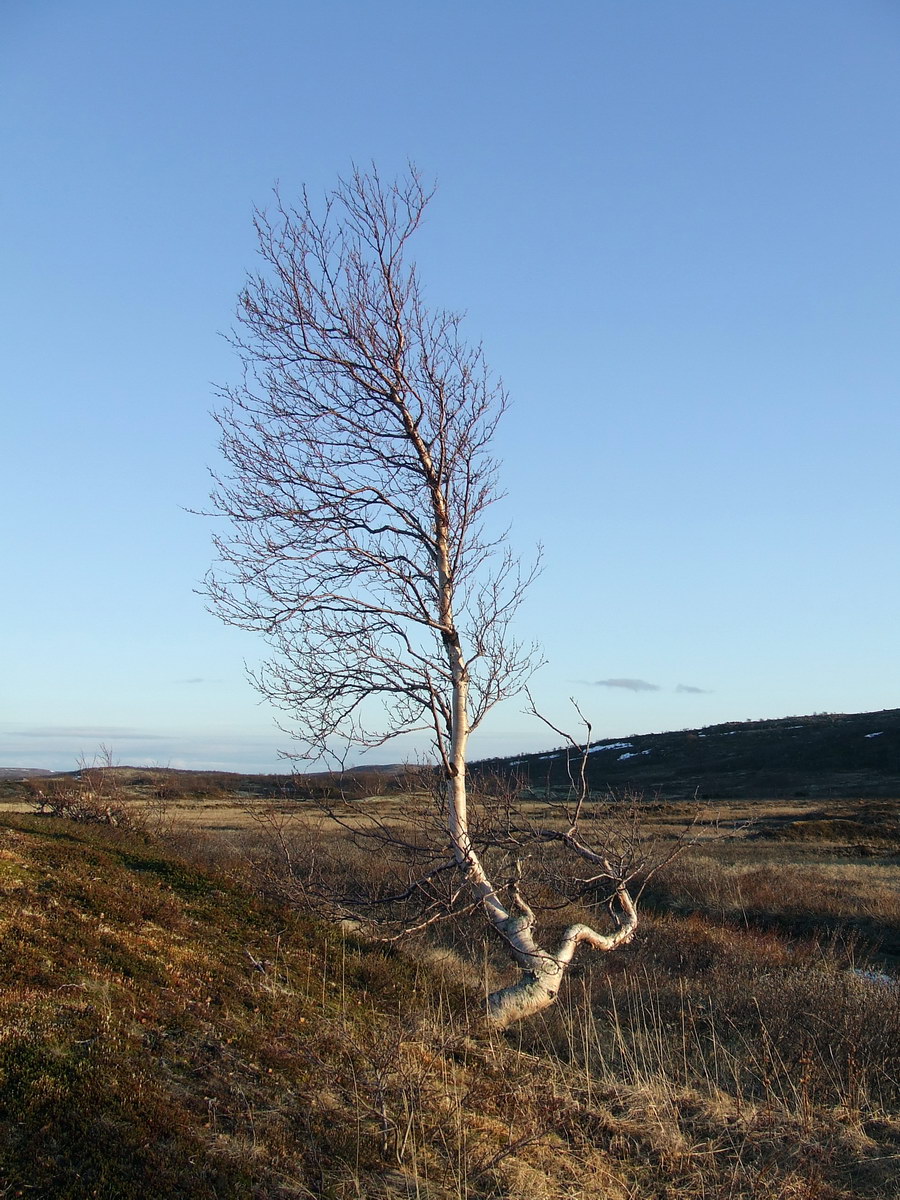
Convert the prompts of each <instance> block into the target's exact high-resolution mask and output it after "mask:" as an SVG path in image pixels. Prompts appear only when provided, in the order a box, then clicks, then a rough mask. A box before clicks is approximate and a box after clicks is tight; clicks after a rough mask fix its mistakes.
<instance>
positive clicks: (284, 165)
mask: <svg viewBox="0 0 900 1200" xmlns="http://www.w3.org/2000/svg"><path fill="white" fill-rule="evenodd" d="M0 76H2V89H3V101H2V132H0V162H2V164H3V166H2V176H3V184H2V189H0V241H2V263H3V282H4V286H3V298H2V313H0V337H2V339H3V352H2V372H0V388H2V411H3V420H2V450H3V456H2V469H0V488H2V498H0V499H2V509H0V511H2V528H3V538H2V559H0V561H2V566H3V576H2V579H3V586H2V589H0V629H2V649H0V765H24V766H47V767H66V768H68V767H72V766H73V765H74V762H75V759H76V757H77V756H78V755H79V754H86V755H88V756H90V755H91V754H92V753H93V752H94V750H95V749H96V748H97V746H98V745H99V744H100V743H101V742H102V743H105V744H107V745H109V746H110V747H111V748H112V751H113V753H114V755H115V757H116V758H117V759H118V760H119V761H122V762H159V763H163V764H165V763H171V764H172V765H176V766H187V765H197V766H224V767H234V768H246V769H264V768H270V769H271V768H275V767H276V766H277V765H278V761H277V758H276V747H277V746H278V745H279V744H281V745H283V744H284V739H283V738H280V737H279V736H278V735H277V733H276V732H275V730H274V728H273V722H272V716H271V714H270V713H269V712H268V711H267V710H266V709H265V708H264V707H261V706H260V704H259V703H258V701H257V697H256V695H255V693H254V692H253V691H252V689H251V688H250V686H249V684H248V683H247V682H246V680H245V678H244V674H243V663H244V660H245V659H246V660H248V661H253V660H254V659H255V658H256V657H257V655H258V654H259V652H260V647H259V646H258V644H257V643H256V641H255V640H254V639H253V638H252V637H251V636H250V635H248V634H243V633H239V632H237V631H235V630H231V629H228V628H226V627H224V626H221V625H220V624H219V623H218V622H217V621H216V620H215V618H213V617H211V616H209V615H208V614H207V613H206V612H205V610H204V607H203V603H202V601H201V600H200V598H199V597H198V596H196V595H195V594H194V591H193V588H194V587H195V586H196V584H197V581H198V580H199V579H200V578H201V577H202V576H203V574H204V572H205V570H206V568H207V567H208V565H209V563H210V561H211V549H210V545H209V525H208V523H207V522H206V521H204V520H203V519H201V518H198V517H193V516H190V515H188V513H187V512H186V511H185V510H186V509H188V508H192V507H199V506H202V505H203V503H204V499H205V496H206V492H207V490H208V481H207V477H206V467H207V465H208V464H211V463H213V462H214V461H215V439H214V431H213V425H212V422H211V420H210V418H209V416H208V410H209V408H210V407H211V406H212V404H213V387H212V385H213V383H214V382H225V381H228V380H229V379H234V377H235V375H236V364H235V362H234V359H233V356H232V352H231V350H230V349H229V347H228V346H227V344H226V343H225V342H224V341H223V340H222V339H221V337H220V336H219V331H221V330H224V329H227V328H228V327H229V325H230V323H231V319H232V312H233V308H234V300H235V296H236V293H237V291H238V289H239V287H240V285H241V282H242V279H243V275H244V272H245V271H246V270H247V269H248V268H252V267H253V266H254V244H253V237H252V230H251V226H250V211H251V207H252V206H253V205H254V204H263V205H264V204H266V202H267V200H268V197H269V195H270V190H271V187H272V184H273V183H274V182H275V181H276V180H280V182H281V187H282V190H283V191H284V192H285V193H287V194H288V195H290V193H291V192H293V191H295V190H296V189H297V188H298V187H299V186H300V184H301V183H303V182H306V183H307V184H309V185H310V187H311V189H312V190H313V192H318V191H321V190H324V189H325V188H327V187H329V186H331V184H332V183H333V182H334V180H335V177H336V176H337V175H338V174H340V173H342V172H346V171H347V169H348V167H349V165H350V163H351V162H352V161H354V160H355V161H358V162H360V163H366V162H368V161H369V160H373V159H374V160H376V161H377V162H378V164H379V166H380V168H381V169H382V171H383V172H385V173H386V174H390V173H393V172H395V171H397V170H399V169H402V167H403V165H404V163H405V162H406V160H407V159H413V160H415V161H416V162H417V163H418V165H419V167H420V168H421V169H422V171H423V172H424V174H425V175H426V176H429V177H434V178H436V179H437V180H438V183H439V191H438V195H437V197H436V199H435V201H434V203H433V205H432V208H431V213H430V220H429V223H428V226H427V228H426V229H425V231H424V232H423V234H422V237H421V243H420V249H419V255H418V257H419V263H420V267H421V270H422V273H423V276H424V279H425V282H426V284H427V287H428V289H429V293H430V295H431V296H432V297H433V298H434V300H435V302H436V303H439V304H442V305H446V306H449V307H455V308H464V309H466V310H467V312H468V314H469V317H468V329H469V333H470V335H471V337H472V339H473V340H478V339H481V340H483V342H484V344H485V348H486V351H487V355H488V358H489V360H490V361H491V363H492V364H493V366H494V367H495V368H496V370H497V371H499V372H500V373H501V374H502V376H503V377H504V379H505V382H506V384H507V386H508V388H509V390H510V392H511V394H512V397H513V400H514V408H513V410H512V412H511V413H510V414H509V416H508V418H507V419H506V422H505V424H504V426H503V427H502V429H501V431H500V433H499V435H498V444H497V450H498V452H499V454H500V456H501V457H502V459H503V460H504V483H505V486H506V488H507V491H508V493H509V499H508V501H507V511H508V514H509V516H510V518H511V520H512V524H513V533H512V537H513V541H514V543H515V545H516V546H517V547H519V548H521V549H522V550H523V551H524V552H525V553H528V552H529V551H530V549H531V547H532V546H533V545H534V543H535V542H537V541H542V542H543V543H544V545H545V549H546V570H545V572H544V574H543V576H542V578H541V579H540V581H539V582H538V584H537V585H536V586H535V588H534V590H533V592H532V594H531V598H530V601H529V602H528V604H527V605H526V607H525V608H524V609H523V611H522V614H521V619H520V622H519V631H520V632H521V633H522V634H524V635H525V636H530V637H534V638H535V639H537V640H538V641H539V642H540V643H541V645H542V647H543V650H544V654H545V655H546V657H547V659H548V660H549V662H548V666H547V667H546V668H545V669H544V671H543V672H542V673H541V674H540V675H539V676H538V678H537V679H536V681H535V685H534V687H535V693H536V696H537V698H538V699H539V701H540V703H541V705H542V706H543V707H545V708H546V710H547V712H548V714H549V715H550V716H552V717H553V718H554V719H556V720H557V721H560V720H567V716H566V698H567V697H568V696H569V695H570V694H571V695H575V696H576V697H577V699H578V701H579V703H580V704H581V705H582V706H583V707H584V708H585V710H586V711H588V712H589V713H590V714H591V715H592V716H593V718H594V722H595V730H596V734H595V735H596V736H598V737H599V736H607V735H609V736H621V735H626V734H629V733H633V732H641V731H653V730H663V729H673V728H690V727H696V726H698V725H702V724H709V723H712V722H716V721H721V720H742V719H745V718H758V717H770V716H772V717H774V716H785V715H790V714H805V713H809V712H817V711H842V712H849V711H857V710H867V709H879V708H886V707H896V706H897V705H900V690H898V640H900V635H898V629H900V621H898V597H900V559H898V544H897V543H898V537H897V533H898V511H900V506H898V499H900V497H898V492H900V483H898V480H900V470H898V463H900V453H898V450H900V447H898V442H900V437H898V434H900V415H898V414H900V407H898V402H897V401H898V390H900V337H898V333H900V269H898V268H900V6H898V4H897V3H896V0H842V2H835V0H754V2H753V3H750V2H749V0H746V2H738V0H678V3H675V2H674V0H640V2H639V3H627V0H570V2H566V0H563V2H561V3H559V4H548V3H546V0H543V2H541V3H536V2H532V0H518V2H516V3H512V2H511V0H455V2H454V3H452V4H451V3H445V4H437V3H422V0H403V2H400V0H382V2H381V3H378V4H375V3H363V2H362V0H357V2H349V0H329V2H328V3H325V2H324V0H321V2H311V0H307V2H303V0H257V2H256V3H254V4H252V5H251V4H248V3H246V2H245V0H215V3H213V2H212V0H178V2H177V3H175V2H174V0H156V2H155V3H153V4H122V3H120V2H113V0H79V3H77V4H72V3H69V2H65V3H64V2H63V0H5V3H4V4H3V5H2V8H0ZM629 681H631V682H630V685H629V686H625V684H628V683H629ZM644 685H648V686H644ZM650 685H652V686H650ZM520 707H521V706H520V705H519V704H517V703H512V704H511V705H507V706H506V707H505V708H503V709H501V710H499V711H498V712H497V713H496V716H495V717H494V719H493V720H492V721H491V723H490V725H489V726H488V727H486V729H485V732H484V734H483V736H482V737H481V738H480V739H479V740H478V741H477V742H476V743H475V746H474V747H473V749H474V750H475V753H476V754H477V753H479V752H480V753H485V754H488V753H495V752H507V751H509V752H517V751H519V750H522V749H525V748H531V747H539V746H541V745H546V744H547V743H548V738H547V736H546V734H545V731H544V730H543V729H542V728H541V727H540V726H536V725H535V723H534V722H533V721H532V720H530V719H529V718H526V717H524V716H523V715H521V713H520V711H519V710H520ZM549 740H552V735H551V737H550V739H549ZM406 750H409V747H407V748H406ZM401 752H405V751H401V750H398V751H396V752H386V753H385V754H383V755H382V758H384V757H387V758H394V757H398V756H399V755H400V754H401Z"/></svg>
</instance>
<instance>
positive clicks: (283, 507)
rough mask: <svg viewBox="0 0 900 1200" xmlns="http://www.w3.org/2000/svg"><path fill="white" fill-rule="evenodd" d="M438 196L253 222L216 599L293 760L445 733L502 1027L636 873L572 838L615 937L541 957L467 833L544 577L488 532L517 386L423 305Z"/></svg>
mask: <svg viewBox="0 0 900 1200" xmlns="http://www.w3.org/2000/svg"><path fill="white" fill-rule="evenodd" d="M430 198H431V196H430V194H429V193H428V192H427V191H426V190H425V189H424V188H423V186H422V184H421V181H420V179H419V176H418V175H417V173H416V172H415V171H414V170H412V169H411V170H410V171H409V173H408V174H407V175H406V176H405V177H404V178H402V179H400V180H398V181H396V182H393V183H391V184H386V183H385V182H383V181H382V180H381V179H380V177H379V175H378V173H377V171H376V170H375V169H374V168H373V169H372V170H371V171H369V172H368V173H363V172H359V171H355V172H354V173H353V175H352V176H351V178H350V179H348V180H346V181H341V182H340V183H339V185H338V186H337V188H336V189H335V190H334V191H333V192H332V193H331V194H330V195H329V196H328V197H327V199H326V201H325V204H324V207H323V209H322V210H321V212H316V211H314V209H313V206H312V205H311V203H310V201H309V199H308V197H307V195H306V193H305V192H304V194H303V195H302V198H301V200H300V202H299V204H298V205H297V206H288V205H285V204H283V203H282V201H281V199H280V198H278V197H277V194H276V200H277V203H276V208H275V213H274V216H273V217H269V216H268V215H266V214H264V213H262V212H257V214H256V231H257V235H258V239H259V250H260V253H261V255H262V258H263V261H264V269H263V271H262V272H261V273H260V274H258V275H254V276H252V277H250V278H249V280H248V283H247V285H246V288H245V290H244V291H243V293H242V294H241V297H240V302H239V310H238V321H239V328H238V331H237V332H236V334H235V335H234V337H233V342H234V345H235V346H236V348H237V349H238V351H239V352H240V354H241V357H242V360H243V364H244V375H243V381H242V383H241V384H240V385H239V386H237V387H234V388H229V389H227V390H225V391H223V393H222V400H223V405H222V407H221V409H220V411H219V412H218V414H217V420H218V423H219V426H220V429H221V443H220V444H221V451H222V454H223V456H224V459H225V461H226V462H227V464H228V467H229V470H228V472H227V473H223V474H222V475H221V476H220V477H216V487H215V490H214V492H213V495H212V500H213V505H214V508H215V510H216V511H217V512H218V513H219V514H221V515H224V516H225V517H227V518H229V520H230V526H231V527H230V533H229V534H228V536H226V537H221V538H218V539H216V545H217V549H218V551H219V556H220V561H221V569H220V570H218V571H217V572H215V573H213V574H211V575H210V576H209V578H208V581H207V591H208V595H209V597H210V599H211V602H212V605H213V608H214V610H215V611H216V612H217V613H218V615H219V616H220V617H221V618H222V619H223V620H224V621H226V622H227V623H229V624H232V625H236V626H239V627H241V628H244V629H251V630H255V631H257V632H259V633H261V634H263V635H264V637H265V638H266V640H267V641H268V643H269V645H270V646H271V648H272V651H273V654H272V656H271V658H270V660H269V662H268V664H267V665H266V666H265V667H264V668H262V669H261V670H260V671H259V672H258V673H257V674H256V675H255V677H254V682H255V685H256V687H257V688H258V689H259V691H260V692H261V693H262V694H263V696H265V697H266V698H268V699H269V700H270V701H272V702H273V703H274V704H275V705H276V706H277V707H278V708H279V709H281V710H282V711H284V712H286V713H288V714H290V717H291V720H292V724H291V727H290V733H291V736H292V737H293V738H295V739H296V741H297V743H298V747H299V753H298V756H304V757H308V758H313V759H315V758H321V757H323V756H324V757H329V756H334V755H338V756H339V757H343V756H344V755H345V753H346V749H347V748H348V747H350V746H354V745H355V746H359V747H374V746H379V745H382V744H384V743H385V742H386V741H388V740H389V739H391V738H393V737H396V736H397V735H399V734H403V733H410V732H413V731H421V730H427V731H428V732H429V733H430V734H431V735H432V737H433V741H434V747H435V751H436V754H437V757H438V760H439V763H440V767H441V770H442V773H443V778H444V786H443V792H444V817H445V822H446V835H447V856H448V857H447V861H448V864H452V866H453V867H454V868H455V869H458V871H459V872H461V873H462V876H463V878H464V883H465V886H466V888H467V889H468V891H469V894H470V895H471V896H472V898H473V900H474V901H476V902H477V903H478V905H479V906H480V907H481V909H482V910H483V912H484V915H485V916H486V918H487V919H488V921H489V922H490V924H491V926H492V927H493V928H494V929H495V930H496V932H497V933H498V934H499V935H500V937H501V939H502V941H503V942H504V944H505V945H506V947H507V948H508V950H509V952H510V954H511V956H512V958H513V959H514V960H515V962H516V963H517V964H518V966H519V967H520V968H521V969H522V971H523V975H522V977H521V979H520V980H519V981H518V982H517V983H516V984H514V985H513V986H511V987H509V988H505V989H503V990H502V991H500V992H496V993H494V994H493V995H492V996H490V997H489V998H488V1012H489V1015H490V1017H491V1018H492V1019H493V1020H494V1021H495V1022H496V1023H498V1024H499V1025H506V1024H508V1023H509V1022H510V1021H513V1020H516V1019H519V1018H521V1017H524V1016H526V1015H529V1014H530V1013H532V1012H536V1011H539V1010H540V1009H542V1008H544V1007H546V1006H547V1005H548V1004H551V1003H552V1002H553V1000H554V998H555V996H556V994H557V992H558V990H559V986H560V982H561V979H562V976H563V973H564V971H565V968H566V966H567V965H568V963H569V962H570V961H571V959H572V956H573V954H574V952H575V950H576V948H577V947H578V945H579V944H581V943H583V942H586V943H588V944H589V945H591V946H593V947H595V948H599V949H602V950H611V949H613V948H615V947H616V946H619V945H621V944H623V943H624V942H627V941H628V940H629V939H630V938H631V936H632V934H633V932H634V929H635V926H636V923H637V913H636V909H635V906H634V903H633V902H632V898H631V896H630V895H629V892H628V888H627V880H626V879H625V878H623V877H622V876H621V873H619V877H616V872H615V871H613V869H612V868H611V867H610V866H609V862H608V860H606V859H605V858H604V857H603V855H602V854H599V855H598V854H597V853H596V852H594V851H592V850H590V849H589V848H588V847H587V846H586V845H585V844H584V843H582V842H581V841H580V840H579V838H578V837H577V831H576V830H575V828H574V827H573V828H571V829H570V830H569V833H568V835H567V836H568V841H567V843H566V844H567V845H568V847H569V848H570V849H572V850H574V852H575V853H576V854H579V855H581V857H582V858H585V857H588V858H589V859H590V861H591V862H593V863H599V864H600V865H601V868H602V870H604V871H606V872H607V873H608V877H609V879H610V880H611V882H612V885H613V888H612V891H613V894H614V895H615V897H617V906H618V913H617V928H616V929H615V931H614V932H613V933H611V934H609V935H603V934H599V933H596V932H595V931H594V930H592V929H590V928H589V927H588V926H586V925H577V926H571V927H570V928H569V929H567V930H566V931H565V933H564V934H563V938H562V942H561V944H560V945H559V947H558V948H557V949H556V951H554V952H551V951H548V950H544V949H542V948H541V947H540V946H539V945H538V943H537V942H536V940H535V926H536V918H535V915H534V913H533V911H532V909H531V908H530V907H529V906H528V904H527V903H526V901H525V899H524V898H523V897H522V895H521V894H520V892H519V884H518V881H517V879H516V880H513V881H511V882H509V883H507V884H506V886H505V887H504V889H503V891H502V892H501V890H499V889H498V888H497V887H495V886H494V883H493V882H492V881H491V879H490V878H489V877H488V874H487V872H486V870H485V866H484V863H483V861H482V856H481V855H479V853H478V851H477V849H476V846H475V844H474V843H473V838H472V836H471V834H470V821H469V815H468V811H467V788H466V785H467V774H466V758H467V746H468V740H469V736H470V734H471V733H472V732H473V730H475V729H476V728H477V727H478V725H479V724H480V723H481V721H482V720H483V718H484V716H485V714H486V713H487V712H488V711H489V709H490V708H491V707H492V706H493V705H495V704H496V703H497V702H498V701H500V700H502V699H504V698H506V697H509V696H512V695H515V694H516V693H517V692H519V691H520V690H521V689H522V688H523V686H524V684H525V683H526V682H527V679H528V677H529V675H530V674H531V672H532V670H533V667H534V664H535V656H534V652H533V650H532V649H530V648H527V647H523V646H522V645H521V644H520V643H518V642H517V641H516V640H515V639H514V638H513V637H512V636H511V633H510V622H511V620H512V618H513V616H514V614H515V612H516V609H517V607H518V605H519V602H520V601H521V599H522V596H523V593H524V591H525V589H526V587H527V585H528V583H529V582H530V580H531V578H532V577H533V574H534V570H525V571H523V570H522V569H521V567H520V564H519V562H518V560H516V559H515V558H514V557H513V556H512V555H511V554H510V552H509V549H508V547H507V546H506V545H505V541H504V538H503V537H502V536H500V537H498V536H496V535H495V534H493V533H491V532H489V531H488V528H487V525H486V520H485V518H486V515H487V513H488V510H489V508H490V506H491V505H492V504H493V503H494V502H495V501H496V500H497V499H498V496H499V492H498V484H497V462H496V460H495V459H494V458H493V457H492V456H491V453H490V445H491V440H492V438H493V435H494V432H495V430H496V428H497V424H498V421H499V419H500V417H501V416H502V415H503V412H504V411H505V409H506V406H507V396H506V393H505V391H504V389H503V387H502V385H501V384H500V383H499V382H498V381H497V380H495V379H494V377H493V376H492V374H491V372H490V370H489V369H488V366H487V364H486V362H485V360H484V356H483V354H482V350H481V348H480V346H476V347H470V346H468V345H467V344H466V343H465V341H464V340H463V338H462V335H461V329H460V324H461V318H460V317H459V315H457V314H455V313H450V312H445V311H443V310H437V309H432V308H429V307H428V306H426V304H425V302H424V299H423V296H422V291H421V288H420V284H419V279H418V275H417V271H416V267H415V265H414V263H412V262H411V261H409V259H408V256H407V251H408V243H409V241H410V239H411V238H412V237H413V235H414V233H415V232H416V230H417V228H418V227H419V224H420V222H421V220H422V216H423V213H424V210H425V208H426V206H427V204H428V202H429V200H430ZM580 811H581V809H580V807H579V809H578V812H580ZM553 836H554V837H557V838H558V837H559V835H558V834H554V835H553ZM562 840H565V839H562ZM604 863H605V867H604V866H603V864H604ZM504 893H505V895H506V897H507V898H506V899H504V898H503V897H504Z"/></svg>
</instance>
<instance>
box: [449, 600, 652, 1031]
mask: <svg viewBox="0 0 900 1200" xmlns="http://www.w3.org/2000/svg"><path fill="white" fill-rule="evenodd" d="M447 615H448V617H449V618H450V621H451V622H452V613H451V611H450V609H449V605H448V609H447ZM451 627H452V626H451ZM446 645H447V653H448V659H449V661H450V667H451V673H452V678H453V709H452V713H453V724H452V729H451V739H450V761H449V770H448V779H447V786H446V796H447V821H448V829H449V833H450V838H451V842H452V846H453V853H454V857H455V859H456V862H457V864H458V865H459V867H460V869H461V870H462V871H463V872H464V873H465V876H466V879H467V882H468V884H469V887H470V888H471V890H472V891H473V892H474V893H475V895H476V896H477V898H478V899H479V900H480V901H481V904H482V907H483V909H484V912H485V915H486V916H487V918H488V920H489V921H490V923H491V925H492V926H493V927H494V929H495V930H496V931H497V933H499V935H500V936H501V938H503V940H504V941H505V943H506V945H507V947H508V949H509V952H510V954H511V955H512V957H513V959H514V960H515V961H516V963H517V964H518V966H519V967H520V968H521V969H522V972H523V974H522V978H521V979H519V980H518V982H517V983H514V984H512V985H511V986H509V987H506V988H502V989H501V990H500V991H497V992H493V993H492V994H491V995H490V996H488V998H487V1018H488V1020H489V1021H490V1023H491V1024H492V1025H494V1026H496V1027H498V1028H500V1029H503V1028H506V1027H507V1026H508V1025H511V1024H513V1023H514V1022H516V1021H521V1020H523V1019H524V1018H525V1017H530V1016H533V1015H534V1014H536V1013H538V1012H541V1011H542V1010H543V1009H545V1008H548V1007H549V1006H550V1005H551V1004H553V1003H554V1002H555V1000H556V998H557V996H558V995H559V990H560V987H561V986H562V982H563V977H564V975H565V973H566V969H567V968H568V966H569V965H570V963H571V962H572V959H573V958H574V957H575V952H576V951H577V949H578V947H579V946H581V945H582V944H584V945H587V946H589V947H590V948H591V949H593V950H602V951H610V950H615V949H616V948H617V947H619V946H623V945H626V944H627V943H628V942H629V941H630V940H631V938H632V937H633V936H634V932H635V930H636V928H637V923H638V914H637V908H636V907H635V904H634V901H633V900H632V898H631V896H630V894H629V892H628V889H627V887H626V886H625V884H619V886H618V887H617V888H616V900H617V902H618V907H619V910H620V912H621V919H620V923H619V926H618V928H617V929H616V930H615V932H614V933H611V934H603V933H598V932H597V931H596V930H594V929H591V927H590V926H589V925H581V924H576V925H570V926H569V927H568V928H567V929H566V930H564V932H563V935H562V939H561V941H560V944H559V946H558V947H557V949H556V950H555V951H549V950H545V949H543V948H542V947H541V946H539V945H538V943H537V942H536V941H535V937H534V929H535V925H536V923H537V922H536V918H535V915H534V912H533V911H532V910H531V908H529V906H528V905H527V904H526V903H525V901H524V900H523V899H522V897H521V895H520V894H519V891H518V888H517V887H516V886H515V885H514V886H513V888H512V909H513V911H509V910H508V909H507V907H506V906H505V905H504V904H503V903H502V902H501V900H500V898H499V896H498V894H497V891H496V888H495V887H494V885H493V884H492V883H491V881H490V879H489V878H488V876H487V874H486V872H485V870H484V867H483V865H482V863H481V860H480V859H479V857H478V854H477V853H476V851H475V848H474V847H473V845H472V842H471V839H470V837H469V827H468V814H467V796H466V746H467V742H468V733H469V729H468V713H467V703H466V695H467V690H466V667H465V662H464V660H463V657H462V652H461V650H460V647H459V642H458V639H456V637H455V636H453V637H451V638H448V639H447V641H446ZM572 832H573V831H571V830H570V831H569V835H568V836H569V839H570V840H571V838H572ZM591 857H593V858H597V856H596V855H591ZM603 861H605V860H603ZM606 865H607V866H608V864H606Z"/></svg>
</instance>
